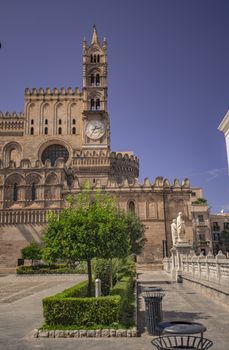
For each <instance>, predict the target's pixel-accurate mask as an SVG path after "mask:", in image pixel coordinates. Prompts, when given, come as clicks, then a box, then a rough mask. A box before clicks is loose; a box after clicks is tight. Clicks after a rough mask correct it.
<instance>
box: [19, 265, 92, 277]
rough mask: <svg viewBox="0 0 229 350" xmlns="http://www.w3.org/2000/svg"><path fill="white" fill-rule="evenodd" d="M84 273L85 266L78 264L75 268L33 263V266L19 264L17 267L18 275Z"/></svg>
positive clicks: (85, 270) (85, 271)
mask: <svg viewBox="0 0 229 350" xmlns="http://www.w3.org/2000/svg"><path fill="white" fill-rule="evenodd" d="M72 273H76V274H85V273H87V268H85V266H83V265H82V266H81V265H78V266H76V267H75V268H71V267H68V266H64V265H60V266H59V265H51V266H47V265H34V266H20V267H18V268H17V274H18V275H27V274H29V275H35V274H72Z"/></svg>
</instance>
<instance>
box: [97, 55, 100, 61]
mask: <svg viewBox="0 0 229 350" xmlns="http://www.w3.org/2000/svg"><path fill="white" fill-rule="evenodd" d="M99 61H100V56H99V55H97V62H98V63H99Z"/></svg>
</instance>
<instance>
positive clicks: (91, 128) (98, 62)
mask: <svg viewBox="0 0 229 350" xmlns="http://www.w3.org/2000/svg"><path fill="white" fill-rule="evenodd" d="M83 105H84V112H83V121H84V129H83V130H84V131H83V148H90V149H91V148H93V149H104V148H105V149H108V150H109V149H110V122H109V115H108V112H107V42H106V39H105V38H104V39H103V42H102V44H100V42H99V39H98V34H97V30H96V26H95V25H94V26H93V34H92V40H91V44H90V45H89V46H87V42H86V39H85V38H84V40H83Z"/></svg>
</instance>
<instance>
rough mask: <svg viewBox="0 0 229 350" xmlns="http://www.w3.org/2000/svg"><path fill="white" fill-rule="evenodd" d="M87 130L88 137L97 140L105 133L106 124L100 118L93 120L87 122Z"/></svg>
mask: <svg viewBox="0 0 229 350" xmlns="http://www.w3.org/2000/svg"><path fill="white" fill-rule="evenodd" d="M85 132H86V135H87V137H89V138H90V139H92V140H97V139H99V138H100V137H102V136H103V135H104V133H105V126H104V124H103V122H101V121H100V120H91V121H90V122H88V123H87V125H86V129H85Z"/></svg>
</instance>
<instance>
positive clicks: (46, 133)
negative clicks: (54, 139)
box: [45, 126, 48, 135]
mask: <svg viewBox="0 0 229 350" xmlns="http://www.w3.org/2000/svg"><path fill="white" fill-rule="evenodd" d="M45 135H48V128H47V126H46V127H45Z"/></svg>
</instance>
